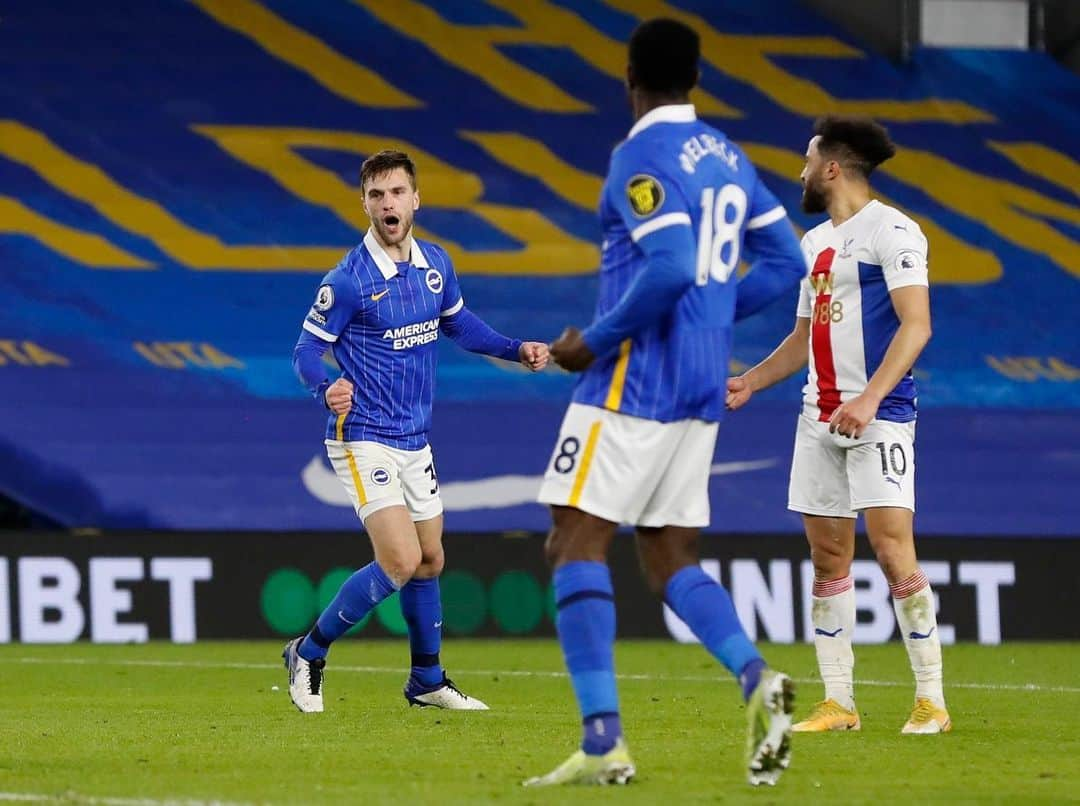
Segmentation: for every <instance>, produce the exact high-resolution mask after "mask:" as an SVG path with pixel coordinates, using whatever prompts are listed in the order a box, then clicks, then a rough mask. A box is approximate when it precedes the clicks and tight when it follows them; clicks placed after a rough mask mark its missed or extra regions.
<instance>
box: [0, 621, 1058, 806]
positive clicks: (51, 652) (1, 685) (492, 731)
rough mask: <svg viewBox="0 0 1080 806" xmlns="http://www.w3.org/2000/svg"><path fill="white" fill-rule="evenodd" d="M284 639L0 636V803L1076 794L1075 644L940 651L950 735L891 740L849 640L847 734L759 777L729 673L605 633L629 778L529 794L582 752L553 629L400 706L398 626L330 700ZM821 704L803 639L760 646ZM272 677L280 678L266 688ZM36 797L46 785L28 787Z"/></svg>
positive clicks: (870, 660) (475, 653)
mask: <svg viewBox="0 0 1080 806" xmlns="http://www.w3.org/2000/svg"><path fill="white" fill-rule="evenodd" d="M280 651H281V645H280V644H278V643H270V642H247V643H202V644H197V645H193V646H174V645H167V644H151V645H144V646H112V647H105V646H93V645H87V644H79V645H74V646H62V647H57V646H50V647H45V646H26V645H5V646H0V664H2V665H0V669H2V672H0V801H10V800H46V799H49V800H51V799H52V798H56V799H58V800H63V801H72V802H84V803H85V802H90V803H95V802H96V803H113V804H117V806H123V805H124V804H126V803H133V802H134V800H130V801H129V800H128V799H140V800H139V802H140V803H145V804H147V806H152V804H154V803H158V802H162V801H173V802H177V801H227V802H246V803H254V802H260V803H267V802H269V803H324V804H325V803H334V804H336V803H363V804H381V803H387V804H396V805H400V804H427V803H440V804H450V803H455V804H456V803H460V804H473V803H507V804H513V803H529V804H549V803H550V804H556V803H558V804H561V803H619V804H665V806H674V804H682V803H761V804H765V803H769V804H772V803H808V802H809V803H813V802H820V803H826V802H828V803H858V802H862V803H871V802H874V803H878V804H881V803H893V802H903V803H907V804H912V803H927V802H941V803H944V802H954V803H955V802H1002V803H1006V802H1007V803H1019V802H1024V803H1031V802H1043V803H1061V802H1065V801H1069V800H1074V799H1077V798H1080V719H1078V717H1077V711H1078V708H1080V673H1078V672H1077V669H1080V644H1006V645H1004V646H1000V647H980V646H971V645H962V646H953V647H946V648H945V671H946V693H947V696H948V698H949V710H950V713H951V715H952V718H953V722H954V729H953V732H952V733H950V734H947V735H944V736H930V737H925V736H901V735H900V734H899V728H900V726H901V724H902V723H903V721H904V719H905V717H906V715H907V712H908V710H909V709H910V706H911V698H912V685H911V683H910V672H909V670H908V667H907V657H906V655H905V654H904V650H903V648H902V646H901V645H900V644H898V643H896V644H891V645H886V646H875V647H859V648H857V652H856V657H857V667H856V676H857V679H859V680H862V681H868V682H866V683H863V684H862V685H860V686H858V688H857V696H858V700H859V706H860V711H861V713H862V718H863V730H862V732H861V733H844V734H826V735H813V736H806V735H797V736H796V737H795V743H794V751H793V761H792V766H791V769H790V770H788V772H787V773H786V774H785V775H784V777H783V778H782V779H781V781H780V783H779V785H778V786H777V787H776V788H774V789H769V788H761V789H753V788H751V787H750V786H748V785H747V784H746V783H745V778H744V772H743V770H742V768H741V763H742V750H743V741H744V721H743V720H744V711H743V706H742V703H741V699H740V697H739V695H738V691H737V689H736V686H735V685H734V683H733V682H732V680H731V679H730V678H729V677H728V676H727V674H726V672H724V671H723V669H721V668H719V667H718V666H717V665H716V664H715V663H714V662H713V661H712V660H711V658H709V657H708V656H707V655H706V654H705V652H704V651H703V650H702V649H701V648H700V647H696V646H679V645H677V644H674V643H671V642H662V641H655V642H650V641H638V642H623V643H620V644H619V646H618V650H617V667H618V671H619V674H620V694H621V700H622V711H623V719H624V727H625V729H626V731H627V738H628V740H629V743H630V748H631V751H632V753H633V755H634V759H635V762H636V763H637V766H638V777H637V779H636V780H635V781H634V782H633V783H632V784H631V785H630V786H628V787H613V788H607V789H593V788H575V789H572V790H570V789H554V790H542V791H540V790H531V789H530V790H526V789H522V787H521V786H520V782H521V780H522V779H523V778H525V777H528V776H530V775H536V774H540V773H545V772H547V771H548V770H549V769H551V768H552V767H554V766H555V765H556V764H558V763H560V762H561V761H562V760H563V759H564V758H565V757H566V756H567V755H568V754H569V753H570V752H572V751H573V750H574V749H575V746H576V743H577V741H578V730H579V726H578V720H577V717H576V711H575V707H574V704H573V700H572V695H571V690H570V685H569V682H568V680H567V679H566V677H565V676H564V675H563V674H562V661H561V656H560V654H559V649H558V645H557V644H556V643H555V642H554V641H547V640H531V641H508V640H491V641H465V640H448V641H447V642H446V645H445V647H444V650H443V660H444V662H445V664H446V666H447V668H448V671H449V672H450V674H451V675H452V676H453V677H454V678H455V679H456V681H457V683H458V684H459V685H460V686H461V688H462V689H464V690H465V691H467V692H469V693H471V694H475V695H477V696H479V697H480V698H481V699H484V700H486V701H487V703H488V704H489V705H490V706H491V707H492V710H491V711H490V712H479V713H478V712H473V713H461V712H457V713H450V712H445V711H437V710H434V709H431V708H425V709H417V708H408V707H407V706H406V704H405V700H404V699H403V697H402V695H401V687H402V684H403V682H404V676H405V668H406V664H407V662H408V645H407V643H406V642H405V641H375V640H363V639H358V640H346V641H343V642H341V643H340V644H338V645H336V646H335V648H334V650H333V652H332V653H331V658H330V665H329V666H328V669H327V680H326V689H325V691H326V706H327V711H326V713H324V714H300V713H299V712H297V711H296V710H295V709H294V708H293V706H292V704H291V703H290V702H289V696H288V692H287V685H286V680H285V671H284V669H283V668H282V667H281V664H280V660H279V654H280ZM764 651H765V654H766V657H767V658H768V659H769V660H770V662H771V663H772V665H773V666H775V667H776V668H780V669H784V670H786V671H788V672H789V673H790V674H791V675H792V676H793V677H795V678H796V679H797V680H798V681H799V683H800V685H799V689H798V699H797V703H796V715H798V714H800V713H803V712H805V710H806V708H807V706H809V705H810V704H812V703H813V702H815V701H816V700H818V699H820V698H821V694H822V689H821V685H820V683H817V682H813V681H814V678H816V665H815V661H814V652H813V648H812V647H810V646H804V645H799V646H766V647H764ZM275 686H277V690H274V687H275ZM34 796H41V797H34Z"/></svg>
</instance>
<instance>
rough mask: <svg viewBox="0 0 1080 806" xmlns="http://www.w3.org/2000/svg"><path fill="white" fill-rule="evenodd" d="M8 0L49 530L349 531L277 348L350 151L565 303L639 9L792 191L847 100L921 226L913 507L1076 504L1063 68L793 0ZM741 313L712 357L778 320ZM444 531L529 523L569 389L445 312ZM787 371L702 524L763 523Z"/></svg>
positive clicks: (329, 262) (3, 383) (461, 239)
mask: <svg viewBox="0 0 1080 806" xmlns="http://www.w3.org/2000/svg"><path fill="white" fill-rule="evenodd" d="M105 8H106V9H107V10H102V7H101V6H98V4H94V3H76V2H49V3H39V2H37V1H36V0H8V2H6V3H5V4H4V13H3V15H2V17H0V294H2V303H0V311H2V318H0V409H2V416H0V492H3V493H5V494H7V495H9V496H11V497H13V498H15V499H17V500H19V501H21V502H23V503H25V504H26V505H27V506H29V507H31V508H33V509H35V510H37V511H39V512H41V513H43V514H45V515H46V516H48V517H49V518H51V519H53V520H54V521H56V522H58V523H60V524H63V525H66V526H73V527H79V526H93V527H103V528H135V527H140V528H169V529H339V528H341V529H349V528H354V527H355V520H354V516H353V514H352V512H351V510H350V509H349V508H348V505H347V501H346V499H345V494H344V490H342V489H340V488H339V485H338V483H337V481H336V480H335V479H334V477H333V475H332V473H331V471H330V469H329V467H328V466H327V464H326V462H325V459H324V456H323V450H322V445H321V440H322V429H323V416H324V415H323V413H322V412H321V411H320V409H319V407H318V405H317V404H315V403H314V402H313V401H311V400H310V399H307V398H306V397H305V393H304V391H303V390H302V389H301V387H300V386H299V384H298V383H297V381H296V379H295V378H294V377H293V375H292V370H291V368H290V364H289V358H290V352H291V349H292V346H293V343H294V341H295V339H296V337H297V335H298V333H299V329H300V323H301V321H302V319H303V316H304V314H305V312H306V310H307V308H308V306H309V305H310V303H311V301H312V299H313V295H314V292H315V289H316V287H317V285H318V281H319V278H320V277H321V276H322V274H323V273H324V272H325V271H326V270H327V269H329V268H330V267H332V266H333V265H334V264H335V263H336V262H337V260H338V259H339V257H340V256H341V255H342V254H343V253H344V252H345V251H346V250H347V249H348V248H350V247H351V246H352V245H354V244H355V243H357V242H358V241H359V240H360V238H361V237H362V234H363V232H364V230H365V229H366V221H365V218H364V214H363V210H362V207H361V203H360V200H359V197H358V195H357V192H356V190H357V188H356V184H357V173H358V167H359V164H360V162H361V160H362V159H363V157H364V156H365V155H366V154H369V153H371V152H372V151H374V150H376V149H379V148H381V147H385V146H398V147H401V148H404V149H406V150H408V151H409V152H411V153H412V154H413V155H414V156H415V158H416V160H417V162H418V164H419V171H420V177H419V179H420V190H421V197H422V201H423V208H422V210H421V211H420V213H419V218H418V221H419V224H420V225H421V228H420V234H421V235H423V236H424V237H430V238H434V239H436V240H438V241H440V242H441V243H443V244H444V245H445V246H446V247H447V248H448V250H449V251H450V253H451V255H452V256H453V258H454V260H455V261H456V264H457V266H458V269H459V272H460V274H461V275H462V285H463V289H464V293H465V296H466V299H467V301H468V303H469V305H470V307H472V308H473V309H474V310H475V311H476V312H478V313H479V314H481V315H482V316H484V317H485V318H487V319H488V321H490V322H491V323H492V324H493V325H495V326H496V327H498V328H500V329H502V330H504V331H505V332H507V333H510V334H513V335H518V336H523V337H528V338H532V339H544V340H550V339H552V338H554V337H555V336H556V335H557V334H558V333H559V332H560V330H561V329H562V327H563V326H564V325H566V324H570V323H574V324H579V325H580V324H583V323H585V322H587V321H588V319H589V317H590V314H591V310H592V306H593V303H594V295H595V290H596V284H595V280H594V276H593V272H594V270H595V267H596V266H597V263H598V250H597V240H598V225H597V221H596V216H595V212H594V207H595V202H596V198H597V194H598V190H599V187H600V182H601V178H602V175H603V173H604V171H605V168H606V163H607V158H608V155H609V153H610V149H611V148H612V146H613V145H614V144H615V143H616V142H617V141H618V140H620V139H621V138H622V137H623V136H624V135H625V133H626V131H627V130H628V128H629V126H630V123H631V121H630V115H629V110H628V108H627V103H626V100H625V94H624V90H623V87H622V75H623V71H624V61H625V50H624V45H623V43H624V42H625V41H626V39H627V36H628V34H629V32H630V31H631V30H632V28H633V26H634V25H635V24H636V23H637V22H638V21H639V20H640V19H643V18H647V17H649V16H654V15H659V14H664V15H671V16H675V17H678V18H681V19H684V20H686V21H688V22H690V23H691V24H693V25H694V26H695V27H696V28H697V29H698V30H699V31H700V32H701V34H702V38H703V47H704V56H705V64H704V74H703V82H702V85H703V86H702V89H701V90H700V91H699V92H698V93H697V95H696V97H695V101H696V103H697V105H698V109H699V112H700V114H702V115H703V116H705V117H707V118H708V119H709V120H710V121H711V122H713V123H714V124H715V125H717V126H719V127H721V128H723V129H724V130H726V131H727V132H728V133H729V134H730V136H731V137H732V138H733V139H736V140H737V141H738V142H740V143H742V144H743V145H744V146H745V148H746V150H747V151H748V153H749V154H750V155H751V156H752V158H753V159H754V160H755V161H756V162H757V163H758V165H759V166H760V168H761V170H762V174H763V176H764V178H765V179H766V181H767V183H768V184H769V185H770V186H771V188H772V189H773V190H774V191H775V192H776V194H777V195H778V196H779V197H780V198H781V200H782V201H783V202H784V203H785V204H786V205H787V206H788V208H789V210H791V211H792V218H793V220H794V221H795V222H796V224H797V225H798V226H799V227H800V228H801V229H805V228H807V227H810V226H812V225H813V224H814V223H816V219H814V218H811V217H808V216H805V215H803V214H801V213H799V212H798V211H797V207H798V198H799V185H798V181H797V176H798V173H799V170H800V168H801V163H802V153H803V151H804V148H805V144H806V140H807V137H808V133H809V128H810V125H811V121H812V120H813V118H814V117H815V116H816V115H818V114H820V113H822V112H825V111H828V110H840V111H847V112H856V113H865V114H871V115H874V116H876V117H878V118H879V119H881V120H882V121H883V122H885V123H887V124H888V126H889V127H890V129H891V131H892V133H893V135H894V137H895V139H896V141H897V142H898V144H899V146H900V148H901V152H900V155H899V156H898V157H897V158H896V159H895V160H893V161H892V162H890V163H888V164H887V165H885V166H884V168H883V170H882V171H881V172H880V175H879V176H878V177H877V181H876V185H877V189H878V191H879V193H880V195H881V197H882V198H883V199H884V200H886V201H888V202H889V203H894V204H897V205H899V206H901V207H902V208H904V209H905V210H907V211H909V212H910V213H911V214H912V215H913V216H914V217H916V218H917V219H918V220H919V222H920V223H921V224H922V226H923V229H924V231H925V232H926V234H927V236H928V237H929V241H930V254H931V279H932V283H933V291H932V295H933V307H934V317H935V336H934V340H933V342H932V344H931V345H930V347H929V349H928V350H927V352H926V355H925V357H924V359H923V360H922V361H921V362H920V365H919V367H918V369H917V376H918V379H919V382H920V384H921V390H922V394H921V398H920V404H921V409H922V414H921V417H920V422H919V437H918V439H919V471H918V472H919V514H918V524H919V528H920V529H921V530H923V531H924V532H933V533H938V534H943V535H970V534H981V535H987V534H995V535H1064V534H1076V533H1077V531H1078V528H1077V524H1078V523H1080V496H1078V495H1077V494H1076V491H1077V489H1080V417H1078V416H1077V414H1078V412H1077V409H1078V407H1080V337H1078V327H1077V320H1078V317H1080V294H1078V290H1080V284H1078V277H1080V206H1078V197H1077V188H1080V164H1078V162H1080V154H1078V153H1077V150H1078V141H1077V139H1076V132H1077V131H1080V81H1078V79H1077V77H1076V76H1074V75H1071V74H1069V73H1067V72H1065V71H1063V70H1062V69H1061V68H1059V67H1058V66H1057V65H1055V64H1054V63H1053V62H1051V61H1049V60H1048V59H1047V58H1046V57H1044V56H1042V55H1039V54H1032V53H1019V52H1013V53H999V52H967V51H922V52H918V53H917V54H916V56H915V59H914V61H913V63H911V64H910V65H906V66H903V67H897V66H895V65H893V64H891V63H889V62H888V61H886V60H884V59H882V58H880V57H877V56H875V55H873V54H871V53H868V52H866V51H864V50H862V49H860V48H859V47H858V46H856V45H855V44H854V43H853V42H852V41H851V40H850V38H849V37H847V36H846V35H845V34H843V33H842V32H841V31H839V30H837V29H835V28H834V27H832V26H831V25H828V24H826V23H825V22H823V21H822V20H820V19H818V18H817V17H814V16H811V15H810V14H809V13H808V12H806V11H805V10H804V9H802V8H801V7H800V6H799V5H798V4H796V3H794V2H787V1H785V0H758V2H755V3H753V4H748V3H743V2H737V0H726V1H725V2H718V1H717V0H678V2H672V3H667V2H662V1H661V0H605V1H604V2H601V0H533V2H529V3H517V2H514V0H486V2H481V0H456V1H455V2H453V3H436V2H434V1H433V0H429V2H419V0H400V1H399V2H395V3H386V2H379V1H378V0H352V2H349V1H347V0H335V1H333V2H331V1H330V0H328V1H327V2H320V3H308V2H302V0H262V1H261V2H256V0H231V1H230V2H228V3H221V2H214V1H213V0H191V2H180V0H175V1H173V2H165V1H162V2H154V3H145V2H138V0H129V2H121V1H120V0H114V1H113V2H110V3H108V4H105ZM793 314H794V298H792V299H791V300H785V301H782V302H779V303H777V304H776V305H774V306H773V307H771V308H770V309H769V310H767V311H766V312H764V313H763V314H762V315H760V316H758V317H756V318H755V319H753V320H751V321H748V322H746V323H744V324H743V325H741V326H740V327H739V329H738V331H737V334H736V345H735V356H736V361H735V362H734V365H735V368H736V369H737V368H738V367H740V366H744V365H746V364H749V363H751V362H754V361H756V360H758V359H759V358H761V357H762V356H763V355H764V354H766V353H767V351H768V350H769V349H770V348H771V346H772V345H773V344H775V342H776V341H777V340H778V339H779V338H780V337H781V336H782V335H783V334H784V333H785V332H786V331H787V329H788V328H789V327H790V324H791V321H792V317H793ZM440 350H441V367H440V372H439V378H438V390H437V403H436V408H435V426H434V432H433V435H432V442H433V446H434V448H435V450H436V457H437V462H438V468H439V471H440V478H441V480H442V485H443V493H444V497H445V501H446V505H447V510H448V514H447V520H448V528H450V529H452V530H516V529H541V528H544V527H545V525H546V522H547V521H546V514H545V512H544V511H543V510H542V509H541V508H540V507H539V506H537V505H535V504H533V503H531V500H532V496H533V494H534V492H535V489H536V487H537V484H538V479H539V475H540V474H541V473H542V471H543V468H544V465H545V462H546V461H547V459H548V453H549V450H550V447H551V443H552V440H553V438H554V435H555V432H556V426H557V424H558V421H559V417H560V415H561V412H562V408H563V406H564V403H565V401H566V400H567V398H568V395H569V391H570V388H571V385H572V382H573V381H572V378H571V377H569V376H567V375H565V374H563V373H560V372H558V371H551V372H547V373H544V374H543V375H541V376H538V377H531V376H529V375H528V374H527V373H525V372H523V371H519V370H518V369H517V368H515V367H510V366H507V365H499V364H497V363H496V362H493V361H488V360H486V359H482V358H478V357H476V356H473V355H469V354H464V353H462V352H460V351H458V350H456V348H454V347H453V345H452V344H450V343H449V342H448V341H444V342H441V343H440ZM799 386H800V381H798V380H792V381H791V382H789V383H786V384H784V385H782V386H781V387H778V388H776V389H775V390H771V391H770V392H769V393H767V394H763V395H761V396H760V399H758V400H756V401H755V403H754V404H753V405H752V406H751V407H750V409H749V410H748V411H746V412H745V413H740V414H739V415H738V416H736V417H733V418H731V419H730V421H729V422H727V423H726V424H725V425H723V426H722V428H721V432H720V442H719V447H718V450H717V454H716V459H715V468H714V478H713V483H712V487H711V494H712V503H713V521H712V528H713V529H714V530H718V531H733V532H743V533H746V532H778V531H779V532H784V531H792V530H795V529H797V528H798V522H797V521H796V520H795V519H794V518H793V516H792V515H791V514H789V513H787V512H785V510H784V502H785V494H786V479H787V462H788V459H789V455H790V446H791V442H792V435H793V426H794V420H795V415H796V411H797V400H798V396H799Z"/></svg>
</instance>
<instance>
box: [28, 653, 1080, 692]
mask: <svg viewBox="0 0 1080 806" xmlns="http://www.w3.org/2000/svg"><path fill="white" fill-rule="evenodd" d="M13 660H15V661H16V662H17V663H42V664H48V663H57V664H61V663H62V664H68V665H77V666H91V665H95V664H98V665H105V666H144V667H151V668H153V667H164V668H180V669H255V670H261V669H274V670H277V669H281V668H282V665H281V664H279V663H231V662H226V661H220V662H218V661H181V660H96V659H92V658H36V657H24V658H14V659H13ZM330 668H331V670H332V671H334V672H357V673H360V674H402V673H403V671H404V668H405V667H403V666H402V667H397V666H337V665H334V666H331V667H330ZM454 674H455V675H470V674H471V675H485V676H490V675H501V676H503V677H557V678H558V677H567V674H566V672H544V671H534V670H531V669H461V668H457V669H455V670H454ZM615 677H616V678H617V679H619V680H633V681H645V682H672V683H715V682H717V681H720V680H724V679H725V678H724V676H723V675H720V674H717V675H666V674H617V675H615ZM794 679H795V682H796V683H820V682H821V680H819V679H818V678H815V677H796V678H794ZM855 684H856V685H858V686H877V687H881V688H907V687H910V686H911V685H912V684H911V682H910V681H897V680H856V681H855ZM945 687H946V688H968V689H985V690H987V691H1027V692H1049V693H1055V694H1080V686H1046V685H1041V684H1039V683H964V682H955V681H951V680H946V682H945Z"/></svg>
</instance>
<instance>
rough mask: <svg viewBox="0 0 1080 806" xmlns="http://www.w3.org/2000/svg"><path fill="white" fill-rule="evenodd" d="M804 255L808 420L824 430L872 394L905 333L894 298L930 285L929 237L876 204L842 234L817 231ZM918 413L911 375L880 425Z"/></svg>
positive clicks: (824, 226) (890, 399) (884, 406)
mask: <svg viewBox="0 0 1080 806" xmlns="http://www.w3.org/2000/svg"><path fill="white" fill-rule="evenodd" d="M802 248H803V253H804V254H805V255H806V260H807V264H808V265H809V266H810V273H809V275H808V276H807V278H806V279H805V280H803V283H802V290H801V292H800V294H799V307H798V312H797V313H798V315H799V316H801V317H804V318H807V319H810V372H809V377H808V378H807V382H806V386H804V387H803V413H804V414H806V415H807V416H808V417H812V418H813V419H815V420H820V421H822V422H826V421H828V419H829V417H831V416H832V413H833V412H834V411H835V410H836V409H837V408H838V407H839V406H840V404H841V403H843V402H847V401H848V400H851V399H852V398H854V397H856V396H858V395H859V394H861V393H862V392H863V391H864V390H865V389H866V385H867V383H868V382H869V379H870V378H871V377H872V376H873V374H874V372H875V371H876V370H877V368H878V367H879V366H880V365H881V361H882V359H883V358H884V357H885V351H886V350H887V349H888V348H889V344H890V342H891V341H892V338H893V336H894V335H895V334H896V331H897V329H898V328H899V327H900V319H899V318H898V317H897V315H896V311H895V310H894V309H893V306H892V298H891V297H890V296H889V292H891V291H895V290H896V289H898V288H903V287H905V286H911V285H922V286H926V285H929V281H928V279H927V266H926V237H925V236H924V235H923V233H922V230H921V229H920V228H919V225H918V224H916V223H915V222H914V221H912V220H911V219H910V218H908V217H907V216H906V215H904V214H903V213H901V212H900V211H899V210H897V209H895V208H893V207H889V206H887V205H884V204H882V203H881V202H879V201H877V200H872V201H870V202H869V203H868V204H867V205H866V206H865V207H863V208H862V209H861V210H859V212H857V213H856V214H855V215H853V216H852V217H851V218H849V219H848V220H847V221H845V222H844V223H842V224H841V225H840V226H838V227H834V226H833V224H832V222H831V221H825V222H823V223H821V224H819V225H818V226H816V227H814V228H813V229H812V230H810V231H809V232H807V233H806V235H804V236H803V239H802ZM915 411H916V388H915V379H914V378H912V376H911V372H910V371H909V372H908V373H907V374H906V375H905V376H904V377H903V379H902V380H901V381H900V383H898V384H897V385H896V388H895V389H893V390H892V392H890V393H889V394H888V395H887V396H886V397H885V399H884V400H882V402H881V406H880V407H879V408H878V412H877V418H878V419H879V420H890V421H892V422H898V423H906V422H910V421H912V420H914V419H915Z"/></svg>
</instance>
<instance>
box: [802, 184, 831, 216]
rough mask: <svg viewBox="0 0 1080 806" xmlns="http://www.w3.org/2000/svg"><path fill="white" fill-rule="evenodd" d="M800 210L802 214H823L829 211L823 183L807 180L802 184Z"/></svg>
mask: <svg viewBox="0 0 1080 806" xmlns="http://www.w3.org/2000/svg"><path fill="white" fill-rule="evenodd" d="M802 209H803V212H804V213H824V212H825V211H826V210H828V209H829V197H828V195H827V194H826V193H825V183H824V182H822V181H821V180H820V179H816V178H809V179H807V180H806V181H805V182H804V183H803V192H802Z"/></svg>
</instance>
